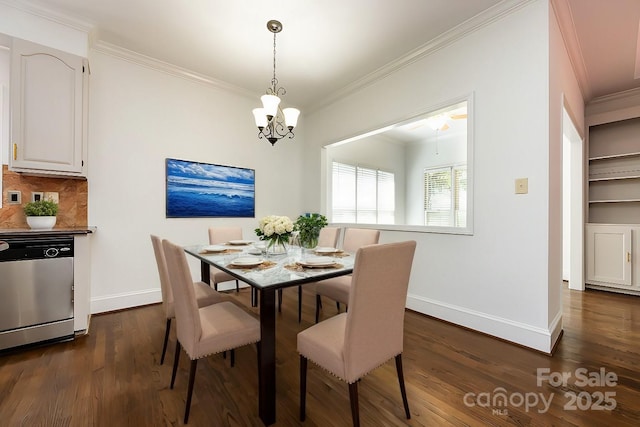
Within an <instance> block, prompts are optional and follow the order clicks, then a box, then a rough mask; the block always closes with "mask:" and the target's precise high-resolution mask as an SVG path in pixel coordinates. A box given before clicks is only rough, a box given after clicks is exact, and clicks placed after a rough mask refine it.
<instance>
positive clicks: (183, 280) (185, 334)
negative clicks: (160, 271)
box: [162, 240, 202, 355]
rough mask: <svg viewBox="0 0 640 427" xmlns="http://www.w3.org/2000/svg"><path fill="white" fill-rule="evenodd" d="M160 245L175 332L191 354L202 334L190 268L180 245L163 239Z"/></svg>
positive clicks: (183, 346)
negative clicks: (170, 297)
mask: <svg viewBox="0 0 640 427" xmlns="http://www.w3.org/2000/svg"><path fill="white" fill-rule="evenodd" d="M162 247H163V248H164V255H165V259H166V260H167V270H168V272H169V283H170V284H171V289H172V291H173V298H174V305H175V311H176V323H177V328H176V334H177V336H178V341H179V342H180V344H182V348H184V350H185V351H186V352H187V354H189V355H192V354H194V352H195V348H196V343H197V342H198V341H199V340H200V337H201V336H202V325H201V323H200V313H199V312H198V303H197V301H196V293H195V288H194V287H193V280H192V278H191V270H189V264H188V263H187V257H186V255H185V253H184V249H182V247H181V246H178V245H176V244H173V243H171V242H170V241H168V240H163V241H162Z"/></svg>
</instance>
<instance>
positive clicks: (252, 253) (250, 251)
mask: <svg viewBox="0 0 640 427" xmlns="http://www.w3.org/2000/svg"><path fill="white" fill-rule="evenodd" d="M247 253H248V254H251V255H262V251H261V250H260V249H257V248H253V249H249V250H247Z"/></svg>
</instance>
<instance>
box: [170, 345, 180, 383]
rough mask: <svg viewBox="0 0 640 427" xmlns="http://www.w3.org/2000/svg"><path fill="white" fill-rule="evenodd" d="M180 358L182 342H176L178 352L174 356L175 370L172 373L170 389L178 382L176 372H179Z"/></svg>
mask: <svg viewBox="0 0 640 427" xmlns="http://www.w3.org/2000/svg"><path fill="white" fill-rule="evenodd" d="M178 360H180V343H179V342H176V353H175V355H174V356H173V372H172V373H171V386H170V387H169V388H170V389H173V384H174V383H175V382H176V372H178Z"/></svg>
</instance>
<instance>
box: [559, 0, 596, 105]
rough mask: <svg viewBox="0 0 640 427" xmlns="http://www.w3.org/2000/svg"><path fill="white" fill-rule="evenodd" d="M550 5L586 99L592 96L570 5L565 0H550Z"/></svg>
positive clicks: (583, 96)
mask: <svg viewBox="0 0 640 427" xmlns="http://www.w3.org/2000/svg"><path fill="white" fill-rule="evenodd" d="M551 7H552V9H553V12H554V15H555V17H556V20H557V22H558V26H559V27H560V34H561V35H562V40H563V41H564V46H565V49H566V50H567V54H568V55H569V62H571V67H572V68H573V73H574V74H575V76H576V80H577V81H578V87H579V88H580V92H581V93H582V98H583V99H584V100H585V101H588V100H589V99H591V97H592V96H593V91H592V89H591V85H590V84H589V76H588V73H587V67H586V65H585V63H584V57H583V56H582V48H581V47H580V41H579V40H578V35H577V34H576V26H575V23H574V20H573V13H572V12H571V5H569V2H568V1H567V0H551Z"/></svg>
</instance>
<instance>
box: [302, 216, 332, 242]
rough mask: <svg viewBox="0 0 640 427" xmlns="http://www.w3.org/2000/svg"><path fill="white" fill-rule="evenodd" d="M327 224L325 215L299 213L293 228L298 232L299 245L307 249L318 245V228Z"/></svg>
mask: <svg viewBox="0 0 640 427" xmlns="http://www.w3.org/2000/svg"><path fill="white" fill-rule="evenodd" d="M327 224H329V222H328V221H327V217H325V216H324V215H321V214H319V213H312V214H306V215H300V216H299V217H298V219H297V220H296V223H295V228H294V229H295V230H296V231H298V233H299V234H298V239H299V240H300V245H301V246H302V247H304V248H308V249H310V248H315V247H316V246H318V237H320V229H322V227H326V226H327Z"/></svg>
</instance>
